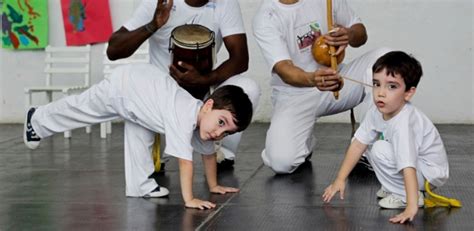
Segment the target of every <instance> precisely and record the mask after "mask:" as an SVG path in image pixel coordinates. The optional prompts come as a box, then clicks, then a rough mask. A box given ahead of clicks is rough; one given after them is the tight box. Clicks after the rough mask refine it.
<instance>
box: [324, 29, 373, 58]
mask: <svg viewBox="0 0 474 231" xmlns="http://www.w3.org/2000/svg"><path fill="white" fill-rule="evenodd" d="M324 39H325V41H326V43H327V44H328V45H331V46H336V47H339V48H338V49H337V51H336V55H337V54H339V53H341V52H342V51H343V50H344V49H346V47H347V46H348V45H350V46H351V47H360V46H362V45H364V44H365V43H366V42H367V31H366V30H365V26H364V24H362V23H356V24H354V25H352V26H351V27H350V28H346V27H343V26H340V25H336V27H335V29H334V30H333V31H332V32H329V33H327V34H325V35H324Z"/></svg>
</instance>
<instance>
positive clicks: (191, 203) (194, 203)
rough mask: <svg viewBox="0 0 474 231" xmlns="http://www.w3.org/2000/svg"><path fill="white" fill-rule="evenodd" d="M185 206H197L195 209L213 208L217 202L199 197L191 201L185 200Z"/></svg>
mask: <svg viewBox="0 0 474 231" xmlns="http://www.w3.org/2000/svg"><path fill="white" fill-rule="evenodd" d="M184 206H186V208H195V209H201V210H202V209H213V208H215V207H216V204H214V203H212V202H209V201H203V200H199V199H196V198H194V199H192V200H190V201H187V202H185V204H184Z"/></svg>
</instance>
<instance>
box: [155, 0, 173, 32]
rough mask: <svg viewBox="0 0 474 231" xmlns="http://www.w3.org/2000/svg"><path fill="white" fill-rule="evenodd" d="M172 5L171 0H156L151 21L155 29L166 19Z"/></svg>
mask: <svg viewBox="0 0 474 231" xmlns="http://www.w3.org/2000/svg"><path fill="white" fill-rule="evenodd" d="M172 7H173V0H158V3H157V4H156V10H155V14H154V16H153V21H152V23H154V25H155V26H156V28H157V29H159V28H161V27H162V26H163V25H165V23H166V22H167V21H168V18H169V17H170V11H171V8H172Z"/></svg>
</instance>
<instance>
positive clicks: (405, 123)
mask: <svg viewBox="0 0 474 231" xmlns="http://www.w3.org/2000/svg"><path fill="white" fill-rule="evenodd" d="M354 136H355V138H356V139H357V140H359V141H360V142H361V143H364V144H367V145H371V144H373V143H374V142H375V141H377V140H379V139H381V138H382V139H384V140H385V141H387V142H388V143H390V144H391V145H392V148H393V153H394V155H395V161H396V166H397V170H398V171H401V170H402V169H404V168H407V167H412V168H415V169H416V170H417V171H421V173H422V174H423V176H424V177H425V178H426V179H427V180H428V181H429V182H430V183H431V184H433V185H436V186H442V185H443V184H444V183H446V181H447V179H448V177H449V164H448V158H447V155H446V150H445V148H444V145H443V141H442V140H441V137H440V135H439V133H438V130H437V129H436V127H435V126H434V125H433V123H432V122H431V120H430V119H429V118H428V117H427V116H426V115H425V114H424V113H423V112H421V111H420V110H418V109H417V108H416V107H414V106H413V105H412V104H411V103H406V104H405V106H404V107H403V109H402V110H401V111H400V112H399V113H398V114H397V115H396V116H394V117H393V118H391V119H390V120H388V121H385V120H384V119H383V117H382V113H380V112H379V111H378V110H377V107H371V109H370V110H369V111H368V112H367V114H366V116H365V118H364V121H363V122H362V123H361V124H360V127H359V128H358V129H357V132H356V134H355V135H354Z"/></svg>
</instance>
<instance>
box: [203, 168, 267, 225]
mask: <svg viewBox="0 0 474 231" xmlns="http://www.w3.org/2000/svg"><path fill="white" fill-rule="evenodd" d="M262 167H263V163H262V164H260V166H258V168H257V169H255V171H254V172H253V173H252V174H251V175H250V177H249V178H248V179H247V180H245V181H244V183H243V184H242V186H241V187H240V188H242V189H243V188H244V187H245V185H247V183H248V182H249V181H250V179H252V177H254V176H255V175H256V174H257V172H258V171H259V170H260V169H261V168H262ZM237 194H238V193H235V194H234V195H232V196H231V197H229V199H227V200H226V201H225V202H224V203H223V204H222V206H221V207H219V208H218V209H217V210H216V211H214V212H212V213H211V214H210V215H209V216H208V217H207V218H206V219H205V220H204V221H203V222H202V223H201V224H200V225H199V226H198V227H197V228H196V229H195V230H201V229H202V227H204V225H206V224H207V223H208V222H210V221H211V220H212V219H213V218H214V217H215V216H217V214H219V212H220V211H221V209H222V208H224V207H225V206H226V205H227V204H229V202H230V201H231V200H232V199H233V198H234V197H236V196H237Z"/></svg>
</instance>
